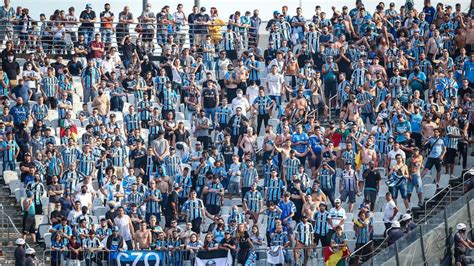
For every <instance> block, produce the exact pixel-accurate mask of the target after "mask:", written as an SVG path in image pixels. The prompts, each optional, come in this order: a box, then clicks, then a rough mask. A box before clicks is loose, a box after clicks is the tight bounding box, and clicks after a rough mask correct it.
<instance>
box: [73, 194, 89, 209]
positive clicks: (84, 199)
mask: <svg viewBox="0 0 474 266" xmlns="http://www.w3.org/2000/svg"><path fill="white" fill-rule="evenodd" d="M76 200H78V201H80V202H81V207H84V206H86V207H89V206H92V194H91V193H90V192H86V194H82V193H79V194H77V196H76Z"/></svg>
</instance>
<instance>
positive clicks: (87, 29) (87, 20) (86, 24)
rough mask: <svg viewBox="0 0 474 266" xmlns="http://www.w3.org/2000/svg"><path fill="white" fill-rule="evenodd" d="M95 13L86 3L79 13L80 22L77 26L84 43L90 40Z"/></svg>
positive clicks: (92, 33)
mask: <svg viewBox="0 0 474 266" xmlns="http://www.w3.org/2000/svg"><path fill="white" fill-rule="evenodd" d="M96 18H97V17H96V14H95V12H94V11H93V10H92V5H91V4H86V7H85V10H83V11H82V12H81V14H80V15H79V19H80V20H81V21H82V24H81V25H80V26H79V30H78V31H79V33H80V34H82V35H84V40H85V42H86V44H89V43H90V42H91V41H92V38H93V35H94V22H96Z"/></svg>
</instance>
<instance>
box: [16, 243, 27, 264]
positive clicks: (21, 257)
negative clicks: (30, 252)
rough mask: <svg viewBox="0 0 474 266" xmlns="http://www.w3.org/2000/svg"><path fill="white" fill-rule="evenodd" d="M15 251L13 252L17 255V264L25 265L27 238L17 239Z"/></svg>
mask: <svg viewBox="0 0 474 266" xmlns="http://www.w3.org/2000/svg"><path fill="white" fill-rule="evenodd" d="M15 245H16V246H17V247H16V248H15V251H14V252H13V254H14V257H15V266H23V265H25V264H24V263H25V239H23V238H18V239H17V240H16V241H15Z"/></svg>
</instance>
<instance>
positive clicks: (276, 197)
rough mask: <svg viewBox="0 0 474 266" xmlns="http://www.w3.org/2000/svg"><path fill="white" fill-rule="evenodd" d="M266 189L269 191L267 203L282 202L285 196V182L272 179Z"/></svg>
mask: <svg viewBox="0 0 474 266" xmlns="http://www.w3.org/2000/svg"><path fill="white" fill-rule="evenodd" d="M265 188H266V189H267V194H266V200H267V201H273V202H278V201H280V199H281V196H282V194H283V181H282V180H281V179H280V178H275V179H273V178H271V179H270V180H269V181H268V183H266V184H265Z"/></svg>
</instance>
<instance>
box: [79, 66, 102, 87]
mask: <svg viewBox="0 0 474 266" xmlns="http://www.w3.org/2000/svg"><path fill="white" fill-rule="evenodd" d="M81 77H82V80H83V82H84V85H85V88H92V86H93V85H95V84H97V83H99V81H100V71H99V69H98V68H96V67H92V68H91V67H86V68H84V70H82V74H81Z"/></svg>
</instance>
